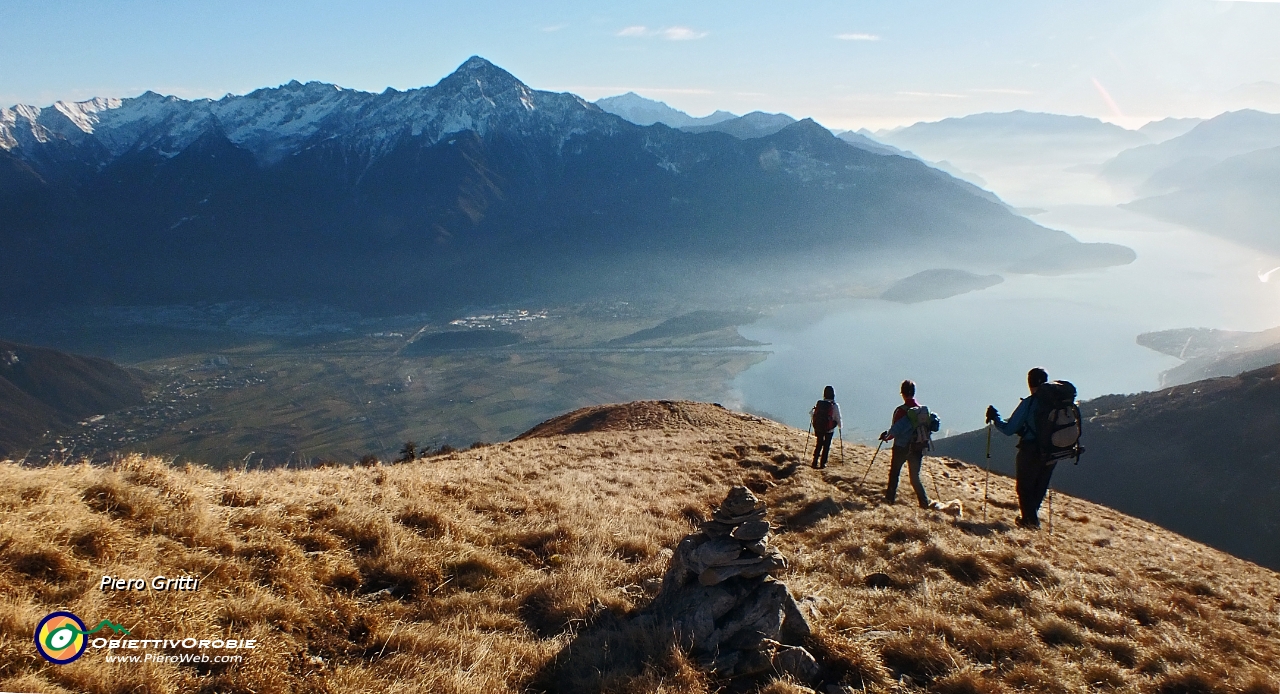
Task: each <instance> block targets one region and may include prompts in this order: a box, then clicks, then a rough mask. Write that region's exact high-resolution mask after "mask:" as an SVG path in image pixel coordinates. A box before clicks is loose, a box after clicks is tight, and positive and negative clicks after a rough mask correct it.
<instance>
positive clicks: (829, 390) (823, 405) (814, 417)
mask: <svg viewBox="0 0 1280 694" xmlns="http://www.w3.org/2000/svg"><path fill="white" fill-rule="evenodd" d="M809 419H810V422H811V423H812V424H813V433H814V436H816V437H817V439H818V443H817V444H816V445H815V446H814V447H813V466H814V467H815V468H819V469H821V468H824V467H826V466H827V457H828V456H830V455H831V437H832V436H834V435H835V433H836V429H837V428H838V427H839V426H840V406H839V405H837V404H836V389H835V388H833V387H831V386H827V387H826V388H824V389H823V391H822V399H821V400H819V401H818V403H817V404H816V405H814V406H813V409H812V410H810V411H809ZM819 459H821V463H819Z"/></svg>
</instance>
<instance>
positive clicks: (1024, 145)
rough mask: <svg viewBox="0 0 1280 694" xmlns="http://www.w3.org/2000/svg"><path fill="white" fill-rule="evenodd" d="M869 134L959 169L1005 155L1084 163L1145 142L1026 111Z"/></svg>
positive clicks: (1108, 128) (1095, 124) (1128, 133)
mask: <svg viewBox="0 0 1280 694" xmlns="http://www.w3.org/2000/svg"><path fill="white" fill-rule="evenodd" d="M875 135H876V138H877V139H879V140H880V141H882V142H885V143H888V144H891V145H893V146H894V147H899V148H902V149H906V150H910V151H912V152H915V153H916V154H918V155H920V156H922V157H924V158H926V159H930V160H935V161H936V160H946V161H950V162H952V163H955V164H957V165H959V166H962V167H963V166H967V165H968V164H969V163H970V162H973V161H975V160H978V161H981V160H991V159H999V158H1005V157H1009V156H1011V155H1012V156H1017V157H1020V158H1022V159H1023V160H1025V159H1027V158H1028V156H1029V155H1033V156H1034V157H1036V158H1051V159H1067V160H1072V161H1075V160H1081V161H1085V160H1089V159H1091V158H1092V157H1094V156H1095V153H1096V152H1110V153H1115V152H1119V151H1121V150H1124V149H1128V148H1130V147H1136V146H1138V145H1142V144H1147V143H1148V142H1150V139H1149V138H1148V137H1147V136H1146V135H1144V134H1142V133H1140V132H1136V131H1133V130H1125V129H1124V128H1122V127H1120V126H1118V125H1112V124H1111V123H1104V122H1103V121H1100V120H1098V119H1096V118H1086V117H1084V116H1061V115H1056V114H1052V113H1032V112H1028V111H1012V112H1009V113H979V114H975V115H972V116H964V117H962V118H946V119H944V120H940V121H936V122H931V123H916V124H915V125H911V126H907V127H905V128H897V129H893V130H884V131H879V132H877V133H876V134H875ZM1099 161H1100V159H1099Z"/></svg>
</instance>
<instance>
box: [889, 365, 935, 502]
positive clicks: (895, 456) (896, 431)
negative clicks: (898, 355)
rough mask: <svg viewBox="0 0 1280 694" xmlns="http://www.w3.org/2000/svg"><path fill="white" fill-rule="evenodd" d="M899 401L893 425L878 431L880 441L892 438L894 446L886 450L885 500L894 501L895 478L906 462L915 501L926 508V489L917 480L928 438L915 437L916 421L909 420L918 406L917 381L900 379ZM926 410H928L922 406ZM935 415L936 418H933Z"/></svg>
mask: <svg viewBox="0 0 1280 694" xmlns="http://www.w3.org/2000/svg"><path fill="white" fill-rule="evenodd" d="M899 392H900V393H901V395H902V404H901V405H899V406H898V407H897V408H896V409H895V410H894V411H893V419H892V425H891V426H890V427H889V430H888V431H885V432H882V433H881V434H880V440H881V441H888V440H890V439H893V448H892V449H890V454H889V486H888V488H887V489H885V492H884V501H885V503H886V504H892V503H894V502H895V501H896V500H897V498H898V480H899V479H900V478H901V475H902V466H903V465H904V464H905V465H906V466H907V471H908V474H909V475H910V478H911V488H912V489H913V490H915V493H916V501H918V502H920V508H929V493H928V492H926V491H925V489H924V482H922V481H921V480H920V468H921V467H922V466H923V465H924V451H925V448H927V447H928V445H929V443H928V440H927V439H926V440H924V441H917V440H914V439H915V438H916V436H917V435H916V427H917V425H918V424H919V423H918V422H914V421H912V418H911V416H910V413H911V412H912V411H913V410H915V409H916V408H919V407H920V403H918V402H916V384H915V382H914V381H909V380H908V381H903V382H902V387H901V388H899ZM925 412H926V413H927V412H928V410H925ZM935 419H936V418H935Z"/></svg>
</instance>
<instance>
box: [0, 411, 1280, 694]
mask: <svg viewBox="0 0 1280 694" xmlns="http://www.w3.org/2000/svg"><path fill="white" fill-rule="evenodd" d="M585 417H591V418H594V419H592V421H597V422H599V423H600V424H599V426H598V427H597V428H596V429H595V430H591V431H588V432H586V433H580V434H568V435H566V434H561V433H556V431H554V430H551V429H548V430H546V431H544V432H542V434H541V435H536V436H533V437H530V438H526V439H522V440H520V441H516V442H512V443H508V444H499V445H494V446H487V447H483V448H475V449H472V450H468V451H461V452H455V453H451V454H448V455H443V456H437V457H433V458H429V459H425V460H421V461H417V462H414V463H409V464H403V465H396V466H373V467H367V468H345V467H344V468H329V469H318V470H307V471H296V470H275V471H263V472H249V473H236V472H214V471H210V470H207V469H203V468H195V467H187V468H184V469H173V468H170V467H168V466H166V465H164V464H163V462H162V461H159V460H155V459H145V458H141V457H132V458H127V459H124V460H122V461H120V462H119V463H117V464H116V465H114V466H112V467H110V468H100V467H90V466H54V467H49V468H43V469H25V468H19V467H17V466H14V465H4V466H0V528H2V529H0V559H2V560H3V561H2V562H0V689H4V690H7V691H78V692H118V691H145V692H178V691H207V692H214V691H217V692H241V691H243V692H248V691H256V692H272V691H303V692H329V691H333V692H337V691H384V692H400V691H404V692H410V691H431V692H459V693H479V692H484V693H485V694H493V693H495V692H515V691H529V690H531V689H542V690H548V691H566V692H568V691H587V692H596V691H598V692H710V691H713V690H715V689H716V688H717V687H719V686H720V685H722V684H723V683H719V682H716V681H715V680H714V679H712V678H711V677H710V676H709V675H707V674H706V673H704V672H703V671H701V670H700V669H699V668H697V667H696V664H694V663H691V662H689V660H688V659H687V658H686V657H685V656H684V655H683V653H682V652H681V651H680V649H679V648H677V647H674V646H673V645H672V644H670V643H669V641H668V640H666V639H665V638H664V637H663V635H662V634H661V633H660V632H657V631H654V630H652V629H648V630H646V629H642V628H639V627H637V626H636V625H635V624H636V623H635V622H634V621H632V620H631V619H630V616H631V615H633V614H634V613H635V612H636V611H637V610H640V609H642V608H643V606H644V605H645V604H646V603H647V602H648V601H649V600H650V599H651V598H652V597H653V595H654V591H655V590H656V588H657V585H658V581H657V580H656V579H658V578H659V577H660V576H661V574H662V572H663V571H664V570H665V568H666V563H667V558H668V556H669V553H668V552H667V548H670V547H673V546H674V545H675V543H676V542H677V541H678V540H679V538H680V537H682V536H683V535H685V534H686V533H688V532H690V530H691V528H692V527H693V526H692V523H693V522H694V521H695V520H696V519H697V518H699V517H700V516H701V515H702V514H704V513H706V512H707V511H708V510H709V509H710V507H711V506H712V505H713V504H714V503H716V502H718V501H719V500H720V498H722V497H723V495H724V493H725V491H726V490H727V487H728V485H730V484H732V483H737V482H744V483H746V484H748V485H749V486H752V487H753V488H755V489H757V490H759V491H760V493H761V494H763V496H764V497H765V499H766V500H767V502H768V504H769V509H770V519H771V520H773V521H775V522H776V523H778V524H779V525H780V532H779V533H778V535H777V537H776V544H777V546H778V547H779V548H780V549H781V551H782V552H783V553H784V554H785V555H786V556H787V557H788V559H789V560H790V562H791V568H790V572H789V574H788V575H786V576H785V577H784V580H785V581H786V582H787V583H788V585H789V586H790V588H791V590H792V592H793V593H794V594H795V596H796V597H797V599H799V600H800V601H801V604H802V606H803V607H804V609H805V610H806V611H807V612H808V616H809V618H810V620H811V622H812V623H813V624H814V626H815V628H816V631H817V635H816V636H815V637H814V642H813V643H812V644H811V647H812V648H813V649H814V650H815V651H817V652H819V653H821V654H824V655H825V656H826V662H827V663H828V671H827V672H826V673H824V677H827V678H828V682H830V683H837V682H838V683H841V684H843V685H847V686H855V687H856V686H863V687H865V688H867V689H868V690H869V691H901V685H900V684H897V683H898V682H905V681H906V680H904V679H903V677H904V676H905V677H907V678H910V681H911V682H913V683H914V684H913V685H911V686H910V687H908V690H910V689H912V688H919V687H923V686H928V687H930V688H931V690H932V691H945V692H1002V691H1011V690H1014V689H1021V690H1027V691H1048V692H1085V691H1093V690H1096V689H1099V688H1113V689H1118V690H1124V691H1156V692H1190V691H1204V692H1223V693H1224V694H1225V693H1227V692H1251V693H1252V692H1258V693H1262V692H1275V691H1276V681H1275V675H1274V673H1275V667H1274V664H1275V663H1276V662H1277V658H1278V657H1280V648H1278V647H1277V646H1276V641H1275V634H1276V633H1277V631H1280V624H1277V620H1276V618H1275V614H1274V609H1275V606H1276V601H1277V600H1280V577H1277V575H1276V574H1275V573H1273V572H1270V571H1267V570H1264V569H1261V568H1259V567H1257V566H1254V565H1251V564H1248V563H1247V562H1243V561H1240V560H1237V559H1234V558H1232V557H1229V556H1227V555H1224V554H1222V553H1219V552H1216V551H1213V550H1210V549H1208V548H1205V547H1203V546H1200V545H1197V544H1195V543H1192V542H1189V541H1186V540H1184V539H1182V538H1180V537H1178V536H1175V535H1173V534H1171V533H1168V532H1166V531H1163V530H1161V529H1159V528H1157V527H1155V526H1151V525H1149V524H1146V523H1143V522H1140V521H1136V520H1134V519H1131V518H1128V517H1126V516H1123V515H1122V514H1119V513H1117V512H1114V511H1111V510H1109V509H1106V508H1103V507H1100V506H1096V505H1093V504H1090V503H1087V502H1083V501H1079V500H1075V499H1071V498H1068V497H1065V496H1058V497H1057V498H1056V500H1055V511H1056V514H1057V515H1056V518H1055V523H1054V525H1055V527H1054V533H1053V534H1052V535H1050V534H1049V533H1048V532H1042V533H1039V534H1034V533H1030V532H1027V531H1023V530H1018V529H1014V528H1012V527H1011V526H1012V518H1013V515H1014V513H1015V511H1014V510H1012V507H1013V503H1012V499H1013V492H1012V484H1011V481H1010V480H1007V479H1005V478H999V477H997V478H993V479H992V481H991V495H992V498H993V500H994V501H993V505H992V506H991V507H990V508H989V509H988V510H989V513H990V517H989V519H988V521H989V522H987V523H982V522H978V521H975V520H973V519H970V520H967V521H961V522H952V521H951V520H950V519H949V518H948V517H946V516H940V515H936V514H931V513H928V512H923V511H920V510H919V509H916V508H914V506H907V505H898V506H892V507H888V506H883V505H881V504H879V503H878V502H877V500H876V499H877V497H878V496H879V491H880V490H879V489H878V485H879V484H880V483H881V482H879V480H882V479H883V477H884V476H885V474H886V471H885V467H884V465H885V462H886V456H883V455H882V456H881V457H880V459H879V460H878V461H877V462H876V465H875V468H874V469H873V470H872V472H871V477H870V478H869V479H870V480H875V481H876V482H875V484H874V485H873V484H872V483H871V482H868V484H867V486H866V487H865V488H863V487H859V486H858V480H859V478H860V477H861V475H862V472H863V469H864V467H865V465H866V464H867V462H868V461H869V459H870V457H871V450H869V449H866V448H863V447H859V446H847V448H846V451H845V462H844V463H843V464H840V463H833V465H832V467H831V468H830V469H828V470H826V471H823V473H822V474H819V473H818V472H817V471H814V470H812V469H810V468H808V467H805V466H804V465H802V464H801V463H800V462H799V460H798V456H799V455H800V454H801V453H802V451H801V446H802V442H803V440H804V434H803V432H798V431H796V430H793V429H788V428H786V427H783V426H781V425H778V424H775V423H772V422H768V421H764V420H759V419H756V418H753V417H748V416H745V415H737V414H735V413H731V412H728V411H725V410H722V409H720V408H715V407H713V406H710V405H697V404H693V403H638V404H633V405H630V406H618V407H616V408H606V409H605V410H602V411H594V412H587V413H584V414H583V415H582V417H580V418H579V419H577V420H573V421H569V422H561V423H560V424H559V425H557V426H559V427H561V429H562V430H564V431H568V430H581V429H582V428H583V427H579V426H578V425H577V424H576V422H578V421H581V420H582V418H585ZM928 467H929V469H930V470H931V471H932V472H933V474H935V475H936V480H933V481H930V490H931V492H932V491H933V490H934V486H933V485H934V483H935V482H936V485H937V492H938V495H939V496H941V497H942V498H946V499H950V498H952V497H955V498H960V499H962V500H963V501H964V503H965V504H966V506H967V507H968V508H969V509H970V515H973V514H974V512H975V511H977V512H978V515H980V510H979V509H980V508H981V499H982V494H983V489H982V482H983V478H982V475H981V470H978V469H976V468H972V467H969V466H965V465H963V464H960V463H956V462H953V461H943V460H941V459H930V460H929V461H928ZM103 574H110V575H115V576H126V577H127V576H137V577H151V576H154V575H157V574H165V575H167V576H177V575H182V574H191V575H198V576H201V577H202V583H201V587H200V589H199V591H197V592H195V593H187V594H166V593H155V592H150V591H148V592H134V593H103V592H100V591H98V590H97V589H96V587H97V584H98V580H99V579H100V577H101V576H102V575H103ZM873 574H883V575H884V576H886V577H887V584H888V586H889V587H887V588H871V587H868V585H867V577H869V576H871V575H873ZM55 609H70V610H71V611H73V612H75V613H77V614H78V615H80V616H81V617H82V618H84V619H85V620H86V621H87V622H90V621H91V622H95V623H96V622H97V621H99V620H101V619H105V618H110V619H112V620H113V621H116V622H119V623H122V624H124V625H125V626H126V627H127V628H129V629H131V630H133V632H134V635H135V637H136V638H168V637H171V636H172V635H184V636H185V635H191V636H200V635H203V634H209V633H212V634H216V635H219V636H221V637H224V638H227V637H231V638H257V639H258V640H259V643H260V644H262V647H260V648H259V649H256V650H255V651H253V652H252V653H251V654H250V655H249V656H248V657H247V658H246V659H245V660H244V661H243V662H241V663H237V664H232V665H217V664H208V665H199V666H191V665H171V664H160V665H156V664H148V665H146V666H137V665H115V664H107V663H105V662H104V658H103V654H102V653H98V652H93V651H90V652H89V653H87V654H86V655H85V656H84V657H83V658H81V659H80V660H79V661H77V662H75V663H73V664H71V665H66V666H50V665H48V664H46V663H44V662H43V661H41V660H40V659H39V658H38V656H37V655H36V654H35V652H34V650H33V648H32V644H31V633H32V631H33V629H34V628H35V625H36V623H37V621H38V620H39V619H40V618H41V617H42V616H43V615H44V614H46V613H48V612H50V611H52V610H55ZM606 645H607V646H608V648H606V647H605V646H606ZM760 686H761V687H763V688H764V690H766V691H769V692H772V693H773V694H780V693H785V692H799V691H806V690H804V689H801V688H800V686H799V685H798V684H796V683H791V682H771V683H770V682H765V683H760Z"/></svg>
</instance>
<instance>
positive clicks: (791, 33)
mask: <svg viewBox="0 0 1280 694" xmlns="http://www.w3.org/2000/svg"><path fill="white" fill-rule="evenodd" d="M0 9H3V14H2V15H0V16H3V17H4V21H3V22H0V59H2V60H3V63H2V64H3V65H4V69H3V72H0V104H2V105H11V104H14V103H31V104H35V105H40V106H44V105H48V104H50V103H52V102H54V101H56V100H59V99H74V100H79V99H85V98H89V97H92V96H135V95H137V94H139V93H141V92H143V91H145V90H147V89H151V90H154V91H158V92H162V93H167V94H176V95H178V96H183V97H188V98H191V97H204V96H209V97H218V96H221V95H223V94H226V93H245V92H247V91H251V90H253V89H255V88H258V87H263V86H274V85H277V84H281V83H283V82H287V81H289V80H291V79H299V80H303V81H306V80H322V81H326V82H332V83H336V84H339V85H342V86H346V87H352V88H357V89H364V90H371V91H381V90H382V89H384V88H385V87H387V86H392V87H395V88H397V89H408V88H413V87H419V86H423V85H429V84H434V83H435V82H437V81H438V80H439V79H440V78H441V77H443V76H444V75H446V74H448V72H450V71H451V70H452V69H454V68H455V67H456V66H457V65H458V64H460V63H461V62H462V61H464V60H465V59H466V58H467V57H468V56H471V55H473V54H474V55H482V56H484V57H486V58H488V59H490V60H492V61H493V62H495V63H497V64H498V65H500V66H502V67H504V68H506V69H507V70H510V71H511V72H512V73H514V74H515V75H516V76H517V77H519V78H520V79H522V80H524V81H525V82H526V83H528V84H529V85H530V86H533V87H535V88H539V89H553V90H558V91H560V90H562V91H573V92H576V93H578V94H581V95H583V96H585V97H587V98H590V99H596V98H599V97H602V96H608V95H611V94H618V93H621V92H625V91H629V90H634V91H636V92H638V93H640V94H642V95H644V96H648V97H651V98H656V99H661V100H663V101H666V102H668V103H670V104H672V105H673V106H676V107H678V108H682V109H684V110H687V111H689V112H691V113H693V114H695V115H703V114H706V113H709V112H710V111H712V110H714V109H716V108H723V109H727V110H731V111H734V112H737V113H745V112H748V111H752V110H764V111H782V112H786V113H789V114H791V115H793V116H796V117H805V116H810V117H814V118H816V119H817V120H819V121H820V122H822V123H823V124H825V125H828V126H829V127H842V128H845V127H847V128H856V127H870V128H873V129H874V128H879V127H885V126H890V125H895V124H905V123H911V122H915V121H917V120H934V119H938V118H942V117H947V116H955V115H964V114H968V113H978V112H982V111H1005V110H1012V109H1017V108H1022V109H1028V110H1038V111H1051V112H1056V113H1069V114H1080V115H1088V116H1095V117H1099V118H1104V119H1106V120H1111V121H1115V122H1119V123H1121V124H1124V125H1128V126H1130V127H1134V126H1137V125H1140V124H1141V123H1143V122H1145V121H1147V120H1151V119H1155V118H1161V117H1164V116H1210V115H1214V114H1216V113H1219V112H1221V111H1223V110H1227V109H1233V108H1241V107H1245V106H1254V107H1261V108H1267V109H1269V110H1273V111H1280V41H1277V40H1276V39H1275V37H1277V36H1280V2H1226V1H1222V0H1123V1H1121V2H1115V1H1109V2H1100V1H1095V0H1084V1H1072V2H1036V1H1034V0H1019V1H1013V2H1009V1H1004V0H988V1H984V2H963V1H956V0H951V1H947V2H934V1H928V2H925V1H916V0H893V1H883V2H795V3H779V2H751V1H743V0H736V1H734V2H700V3H689V2H629V3H603V2H539V3H531V2H499V1H494V0H487V1H486V0H481V1H471V2H429V3H427V2H394V1H388V2H360V3H356V2H332V1H324V0H321V1H308V2H300V1H294V0H281V1H275V2H261V1H259V2H239V1H235V0H224V1H220V2H184V1H182V0H166V1H156V0H112V1H111V2H101V1H98V0H86V1H69V0H0ZM1260 83H1261V84H1260Z"/></svg>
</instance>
